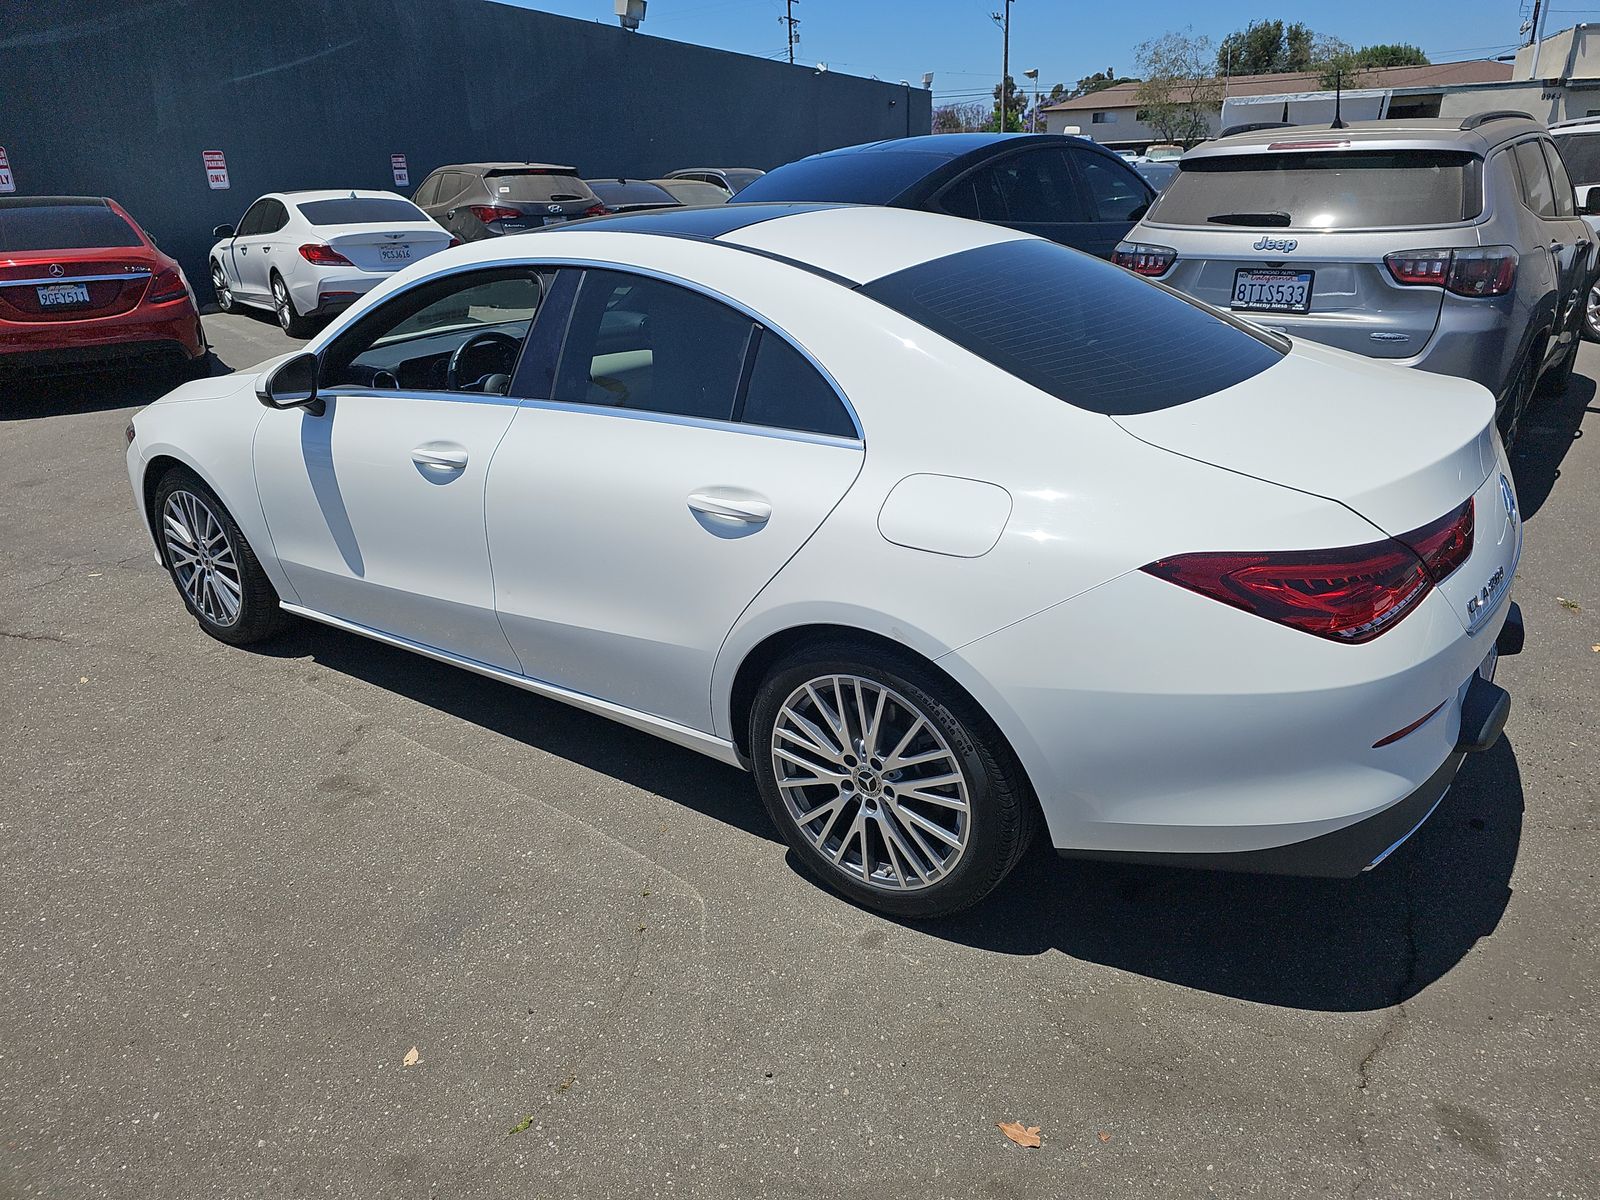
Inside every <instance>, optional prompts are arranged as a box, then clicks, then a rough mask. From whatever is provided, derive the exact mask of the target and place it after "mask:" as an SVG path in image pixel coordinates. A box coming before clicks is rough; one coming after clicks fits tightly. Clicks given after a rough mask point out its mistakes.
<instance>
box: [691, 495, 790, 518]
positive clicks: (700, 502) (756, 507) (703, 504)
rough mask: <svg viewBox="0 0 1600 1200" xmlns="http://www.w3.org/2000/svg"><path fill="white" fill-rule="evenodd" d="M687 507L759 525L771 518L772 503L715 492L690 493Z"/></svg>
mask: <svg viewBox="0 0 1600 1200" xmlns="http://www.w3.org/2000/svg"><path fill="white" fill-rule="evenodd" d="M689 507H690V508H692V509H694V511H695V512H697V513H704V514H705V515H706V516H708V517H725V518H727V519H728V520H730V521H743V522H744V523H745V524H746V525H761V524H764V523H765V522H767V521H769V520H771V518H772V505H770V504H768V503H767V502H766V501H765V500H755V499H750V498H746V497H743V496H723V495H718V494H717V493H716V492H694V493H691V494H690V496H689Z"/></svg>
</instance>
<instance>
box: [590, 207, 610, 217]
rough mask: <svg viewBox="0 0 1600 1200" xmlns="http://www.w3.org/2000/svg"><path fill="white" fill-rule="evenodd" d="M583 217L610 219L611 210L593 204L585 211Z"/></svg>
mask: <svg viewBox="0 0 1600 1200" xmlns="http://www.w3.org/2000/svg"><path fill="white" fill-rule="evenodd" d="M583 215H584V216H586V217H609V216H610V215H611V210H610V209H609V208H607V207H606V206H605V205H604V204H591V205H590V206H589V207H588V208H586V209H584V210H583Z"/></svg>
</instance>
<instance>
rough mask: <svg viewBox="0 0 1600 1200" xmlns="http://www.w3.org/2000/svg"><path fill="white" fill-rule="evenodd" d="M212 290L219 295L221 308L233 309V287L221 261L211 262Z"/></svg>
mask: <svg viewBox="0 0 1600 1200" xmlns="http://www.w3.org/2000/svg"><path fill="white" fill-rule="evenodd" d="M211 291H212V292H213V293H214V294H215V295H216V297H217V308H218V309H219V310H221V311H222V312H232V311H233V287H232V286H231V285H230V284H229V283H228V273H227V272H226V271H224V270H223V269H222V264H221V263H219V262H215V261H213V262H212V264H211Z"/></svg>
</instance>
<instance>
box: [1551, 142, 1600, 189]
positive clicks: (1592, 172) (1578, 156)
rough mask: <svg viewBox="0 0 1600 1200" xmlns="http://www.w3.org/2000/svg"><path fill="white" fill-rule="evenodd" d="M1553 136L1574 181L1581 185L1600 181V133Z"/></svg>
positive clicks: (1562, 160) (1568, 172) (1563, 162)
mask: <svg viewBox="0 0 1600 1200" xmlns="http://www.w3.org/2000/svg"><path fill="white" fill-rule="evenodd" d="M1553 136H1554V137H1555V142H1556V149H1557V150H1559V151H1560V152H1561V162H1562V164H1563V165H1565V167H1566V168H1567V174H1568V175H1570V176H1572V182H1573V183H1575V184H1577V185H1578V186H1579V187H1582V186H1583V185H1584V184H1586V183H1600V133H1557V134H1555V135H1553Z"/></svg>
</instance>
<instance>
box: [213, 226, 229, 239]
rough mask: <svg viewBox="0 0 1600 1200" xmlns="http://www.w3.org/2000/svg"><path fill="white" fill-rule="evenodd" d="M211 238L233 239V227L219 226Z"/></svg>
mask: <svg viewBox="0 0 1600 1200" xmlns="http://www.w3.org/2000/svg"><path fill="white" fill-rule="evenodd" d="M211 236H212V237H214V238H226V237H232V236H233V226H232V225H218V226H217V227H216V228H215V229H213V230H212V231H211Z"/></svg>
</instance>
